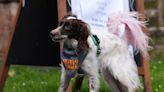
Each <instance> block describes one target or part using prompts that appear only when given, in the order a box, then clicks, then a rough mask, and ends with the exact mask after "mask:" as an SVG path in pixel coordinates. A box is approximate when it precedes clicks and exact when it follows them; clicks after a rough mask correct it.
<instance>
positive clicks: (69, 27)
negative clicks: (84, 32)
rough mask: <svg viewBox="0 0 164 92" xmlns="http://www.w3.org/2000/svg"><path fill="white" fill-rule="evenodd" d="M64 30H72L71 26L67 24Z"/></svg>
mask: <svg viewBox="0 0 164 92" xmlns="http://www.w3.org/2000/svg"><path fill="white" fill-rule="evenodd" d="M63 28H64V30H71V26H70V23H69V22H65V23H64V25H63Z"/></svg>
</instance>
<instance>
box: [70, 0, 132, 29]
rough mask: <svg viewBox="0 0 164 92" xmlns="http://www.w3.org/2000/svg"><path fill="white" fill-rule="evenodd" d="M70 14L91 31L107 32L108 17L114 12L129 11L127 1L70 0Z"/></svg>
mask: <svg viewBox="0 0 164 92" xmlns="http://www.w3.org/2000/svg"><path fill="white" fill-rule="evenodd" d="M71 5H72V12H73V13H74V14H76V15H77V16H78V18H79V19H82V20H83V21H85V22H87V23H88V24H89V25H90V26H91V29H93V30H107V26H106V23H107V20H108V16H109V15H110V14H111V13H113V12H116V11H129V1H128V0H71Z"/></svg>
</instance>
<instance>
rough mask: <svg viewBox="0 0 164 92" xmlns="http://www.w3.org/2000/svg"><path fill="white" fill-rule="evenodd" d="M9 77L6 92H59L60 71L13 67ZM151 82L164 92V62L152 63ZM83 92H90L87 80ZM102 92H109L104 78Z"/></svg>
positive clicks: (50, 68) (158, 91)
mask: <svg viewBox="0 0 164 92" xmlns="http://www.w3.org/2000/svg"><path fill="white" fill-rule="evenodd" d="M8 75H9V77H8V79H7V81H6V85H5V89H4V92H57V89H58V86H59V80H60V69H59V68H52V67H48V68H47V67H33V66H12V67H11V68H10V70H9V73H8ZM151 80H152V86H153V92H164V61H161V60H154V61H151ZM82 92H88V79H87V78H85V81H84V82H83V87H82ZM100 92H109V90H108V88H107V87H106V85H105V83H104V81H103V78H101V87H100ZM141 92H142V91H141Z"/></svg>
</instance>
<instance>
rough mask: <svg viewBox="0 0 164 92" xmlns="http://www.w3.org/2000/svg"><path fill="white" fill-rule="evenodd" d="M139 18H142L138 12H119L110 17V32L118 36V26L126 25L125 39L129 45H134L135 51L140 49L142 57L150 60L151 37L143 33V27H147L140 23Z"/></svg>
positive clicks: (144, 23)
mask: <svg viewBox="0 0 164 92" xmlns="http://www.w3.org/2000/svg"><path fill="white" fill-rule="evenodd" d="M139 18H141V17H140V16H139V14H138V13H137V12H117V13H113V14H111V15H110V16H109V18H108V24H107V26H108V29H109V31H110V32H112V33H114V34H117V35H118V34H119V33H118V32H119V30H118V26H119V25H121V24H124V25H125V36H124V38H125V39H126V41H127V42H128V44H132V45H133V47H134V49H139V50H140V52H141V54H142V56H143V57H144V58H147V59H148V58H149V55H148V49H150V46H149V45H148V41H149V37H148V36H147V35H146V34H145V33H144V32H143V31H142V27H145V25H146V22H145V21H140V20H139Z"/></svg>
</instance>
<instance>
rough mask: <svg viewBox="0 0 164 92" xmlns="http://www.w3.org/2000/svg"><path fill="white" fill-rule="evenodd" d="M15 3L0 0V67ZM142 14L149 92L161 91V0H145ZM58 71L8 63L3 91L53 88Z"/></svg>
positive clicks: (163, 57)
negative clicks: (147, 47) (147, 40)
mask: <svg viewBox="0 0 164 92" xmlns="http://www.w3.org/2000/svg"><path fill="white" fill-rule="evenodd" d="M18 5H19V4H18V0H0V67H1V64H2V61H3V57H4V54H3V53H4V52H5V48H6V45H7V39H8V36H10V35H11V31H13V30H12V29H13V25H12V24H13V23H14V19H15V18H16V12H17V9H18ZM145 15H146V17H147V20H148V24H147V29H148V30H147V33H148V35H149V36H150V37H151V39H152V40H151V41H150V44H151V46H152V47H153V49H152V50H151V51H150V69H151V80H152V87H153V92H164V0H145ZM59 71H60V70H59V69H58V68H52V67H42V68H41V67H33V66H17V65H15V66H11V68H10V70H9V72H8V75H9V77H8V79H7V81H6V85H5V92H56V91H57V88H58V85H59V84H58V83H59V79H60V72H59ZM55 73H56V74H58V76H56V75H55ZM31 75H33V76H31ZM57 80H58V81H57ZM84 83H85V82H84ZM86 84H87V83H86ZM101 86H103V87H102V88H101V90H102V91H103V92H107V91H106V88H104V84H103V83H102V84H101ZM87 89H88V88H87V86H86V88H84V92H87V91H86V90H87ZM54 90H56V91H54ZM102 91H101V92H102Z"/></svg>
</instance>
